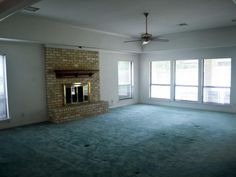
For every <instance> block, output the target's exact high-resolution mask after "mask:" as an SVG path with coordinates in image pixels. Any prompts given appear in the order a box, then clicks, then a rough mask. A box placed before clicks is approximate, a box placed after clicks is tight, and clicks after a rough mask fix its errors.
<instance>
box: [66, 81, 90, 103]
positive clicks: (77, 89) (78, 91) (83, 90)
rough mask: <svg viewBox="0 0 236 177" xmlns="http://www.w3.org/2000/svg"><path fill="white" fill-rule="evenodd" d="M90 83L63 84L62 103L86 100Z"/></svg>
mask: <svg viewBox="0 0 236 177" xmlns="http://www.w3.org/2000/svg"><path fill="white" fill-rule="evenodd" d="M89 86H90V84H89V83H88V84H85V85H82V84H81V83H73V84H65V85H64V104H77V103H82V102H88V100H89Z"/></svg>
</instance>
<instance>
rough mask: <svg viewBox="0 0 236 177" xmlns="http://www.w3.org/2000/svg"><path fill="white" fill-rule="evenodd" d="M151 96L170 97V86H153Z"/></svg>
mask: <svg viewBox="0 0 236 177" xmlns="http://www.w3.org/2000/svg"><path fill="white" fill-rule="evenodd" d="M151 97H152V98H164V99H170V86H157V85H152V86H151Z"/></svg>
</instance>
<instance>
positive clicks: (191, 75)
mask: <svg viewBox="0 0 236 177" xmlns="http://www.w3.org/2000/svg"><path fill="white" fill-rule="evenodd" d="M175 82H176V85H194V86H195V85H196V86H197V85H198V60H177V61H176V81H175Z"/></svg>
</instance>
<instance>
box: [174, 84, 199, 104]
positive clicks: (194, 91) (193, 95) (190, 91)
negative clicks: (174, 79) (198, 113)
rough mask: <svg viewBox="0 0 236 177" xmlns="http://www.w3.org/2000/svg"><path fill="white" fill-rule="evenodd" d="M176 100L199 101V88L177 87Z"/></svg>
mask: <svg viewBox="0 0 236 177" xmlns="http://www.w3.org/2000/svg"><path fill="white" fill-rule="evenodd" d="M175 99H176V100H187V101H197V100H198V88H197V87H179V86H177V87H175Z"/></svg>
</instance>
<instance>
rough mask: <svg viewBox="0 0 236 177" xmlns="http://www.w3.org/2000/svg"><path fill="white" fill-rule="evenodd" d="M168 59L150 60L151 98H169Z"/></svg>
mask: <svg viewBox="0 0 236 177" xmlns="http://www.w3.org/2000/svg"><path fill="white" fill-rule="evenodd" d="M170 70H171V69H170V61H153V62H151V98H163V99H170V85H171V83H170V80H171V73H170Z"/></svg>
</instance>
